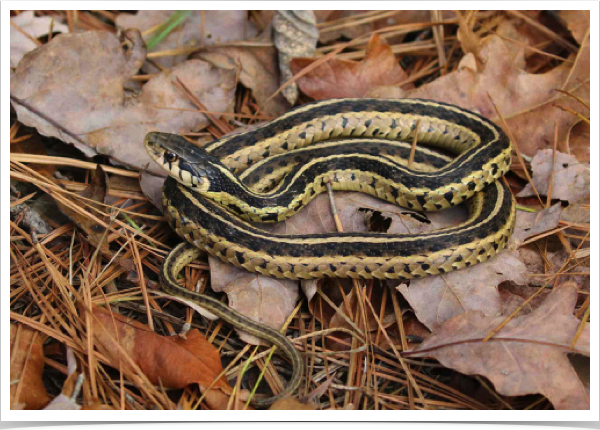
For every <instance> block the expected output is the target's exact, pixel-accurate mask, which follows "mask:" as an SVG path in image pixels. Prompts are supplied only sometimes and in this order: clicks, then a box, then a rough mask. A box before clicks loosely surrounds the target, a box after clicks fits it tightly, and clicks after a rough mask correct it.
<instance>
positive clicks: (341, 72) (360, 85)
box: [291, 34, 408, 100]
mask: <svg viewBox="0 0 600 430" xmlns="http://www.w3.org/2000/svg"><path fill="white" fill-rule="evenodd" d="M315 61H316V59H314V58H294V59H293V60H292V63H291V65H292V72H293V73H294V75H297V74H298V73H299V72H300V71H301V70H302V69H304V68H306V67H308V66H310V65H311V64H312V63H314V62H315ZM407 76H408V75H407V74H406V72H405V71H404V70H403V69H402V67H400V64H399V63H398V60H397V59H396V57H395V56H394V53H393V52H392V48H390V46H389V45H388V44H387V43H385V42H384V41H382V40H381V37H379V35H377V34H374V35H373V36H372V37H371V39H370V41H369V46H368V47H367V53H366V56H365V58H364V60H362V61H351V60H339V59H335V58H333V59H331V60H329V61H327V62H326V63H324V64H321V65H320V66H318V67H317V68H316V69H314V70H311V71H310V72H308V73H307V74H305V75H304V76H301V77H300V78H298V79H297V81H296V82H297V83H298V86H299V87H300V89H301V90H302V92H304V93H305V94H306V95H308V96H310V97H312V98H314V99H317V100H322V99H329V98H343V97H363V96H364V95H365V94H366V93H367V92H368V91H369V90H371V89H373V88H376V87H379V86H383V85H394V84H397V83H400V82H402V81H404V80H405V79H406V78H407Z"/></svg>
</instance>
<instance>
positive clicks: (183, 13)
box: [146, 10, 191, 51]
mask: <svg viewBox="0 0 600 430" xmlns="http://www.w3.org/2000/svg"><path fill="white" fill-rule="evenodd" d="M190 13H191V11H189V10H180V11H177V12H175V13H174V14H173V15H171V16H170V17H169V19H167V20H166V21H165V24H164V25H163V27H164V29H162V30H161V32H160V33H159V34H157V35H156V36H154V37H152V38H151V39H150V40H149V41H148V43H146V47H147V48H148V50H149V51H150V50H151V49H152V48H154V47H155V46H156V45H158V44H159V43H160V42H161V41H162V40H163V39H164V38H165V37H167V36H168V35H169V33H170V32H171V31H173V29H174V28H175V27H177V26H178V25H179V24H181V23H182V22H183V20H184V19H186V18H187V17H188V16H189V15H190ZM161 28H162V27H161Z"/></svg>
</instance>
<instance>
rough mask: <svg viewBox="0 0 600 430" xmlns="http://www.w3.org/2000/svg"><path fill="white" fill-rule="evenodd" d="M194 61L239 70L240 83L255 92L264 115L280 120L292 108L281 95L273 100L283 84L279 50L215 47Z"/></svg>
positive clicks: (262, 38) (268, 40) (263, 38)
mask: <svg viewBox="0 0 600 430" xmlns="http://www.w3.org/2000/svg"><path fill="white" fill-rule="evenodd" d="M267 35H268V34H267ZM256 40H257V41H263V42H265V41H267V42H270V38H265V37H264V36H263V37H260V38H256ZM192 58H198V59H200V60H204V61H208V62H209V63H210V64H213V65H214V66H216V67H219V68H221V69H232V70H235V71H236V72H237V71H238V70H239V80H240V82H241V83H242V85H244V86H245V87H246V88H250V89H251V90H252V95H253V96H254V97H255V98H256V101H257V102H258V104H259V106H261V111H262V112H264V113H265V114H267V115H271V116H275V117H277V116H280V115H283V114H284V113H285V112H287V111H288V110H290V108H291V105H290V104H289V102H288V101H287V100H286V99H285V97H283V95H282V94H278V95H277V96H275V97H273V98H272V99H270V97H271V96H272V95H273V94H275V92H276V91H277V90H278V89H279V85H280V84H279V80H280V78H279V65H278V63H277V50H276V49H275V48H274V47H267V46H260V47H258V46H257V47H214V48H207V49H204V50H202V51H200V52H198V53H196V54H194V55H193V56H192ZM269 99H270V101H269V102H268V103H267V104H265V103H266V102H267V100H269Z"/></svg>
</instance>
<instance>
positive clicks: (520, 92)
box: [365, 21, 590, 156]
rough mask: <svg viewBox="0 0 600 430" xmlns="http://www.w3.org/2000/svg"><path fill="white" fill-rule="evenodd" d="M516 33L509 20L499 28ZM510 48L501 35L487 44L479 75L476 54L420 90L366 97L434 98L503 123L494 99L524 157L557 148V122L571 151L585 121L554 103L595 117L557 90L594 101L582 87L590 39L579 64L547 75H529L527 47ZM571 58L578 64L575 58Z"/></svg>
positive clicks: (561, 143) (388, 89) (484, 43)
mask: <svg viewBox="0 0 600 430" xmlns="http://www.w3.org/2000/svg"><path fill="white" fill-rule="evenodd" d="M505 27H506V28H505ZM513 32H514V28H512V24H511V23H510V22H508V21H506V22H504V23H502V24H501V25H500V26H499V29H498V33H501V34H513ZM510 44H511V42H508V41H504V40H502V39H501V38H500V37H498V36H495V35H493V36H489V37H487V38H485V39H483V40H482V41H481V50H480V54H481V57H482V59H483V63H484V65H483V69H482V70H481V71H479V72H478V71H477V68H476V67H475V61H474V57H473V54H467V55H465V56H464V57H463V58H462V60H461V62H460V63H459V67H458V69H457V70H456V71H454V72H452V73H448V74H447V75H445V76H442V77H440V78H438V79H436V80H435V81H433V82H431V83H429V84H425V85H423V86H421V87H419V88H417V89H415V90H411V91H405V90H402V89H400V88H398V87H382V88H376V89H374V90H372V91H370V92H369V93H368V94H366V95H365V96H366V97H381V98H403V97H407V98H423V99H432V100H437V101H442V102H446V103H451V104H455V105H457V106H460V107H463V108H465V109H470V110H472V111H475V112H477V113H479V114H481V115H483V116H484V117H486V118H490V119H492V120H494V121H496V122H498V123H500V119H499V118H498V117H497V115H496V112H495V109H494V106H493V104H492V102H491V101H490V97H491V98H492V100H493V101H494V103H496V105H497V107H498V109H499V111H500V113H501V114H502V116H503V117H504V118H505V119H506V121H507V123H508V126H509V128H510V130H511V131H512V134H513V136H514V138H515V141H516V142H517V143H518V145H519V149H520V151H521V152H522V153H524V154H526V155H529V156H533V155H534V154H536V153H537V151H538V150H539V149H543V148H548V147H552V144H553V142H554V124H555V123H557V124H558V148H559V149H561V148H563V147H565V145H566V144H565V142H566V140H567V138H568V135H569V131H570V129H571V127H572V126H573V125H574V124H576V123H577V122H579V118H578V117H576V116H575V115H573V114H571V113H569V112H565V111H563V110H561V109H559V108H557V107H554V104H559V105H560V106H564V107H567V108H569V109H572V110H574V111H576V112H579V113H581V114H582V115H588V114H589V113H588V111H587V109H586V108H585V107H584V106H583V105H581V104H580V103H579V102H577V101H576V100H574V99H572V98H570V97H568V96H565V95H563V94H561V93H559V92H557V91H555V90H556V89H560V88H563V86H565V89H567V90H572V91H571V93H572V94H575V95H577V96H579V97H582V98H583V99H589V89H588V87H587V86H586V85H585V84H583V83H581V82H580V81H585V80H586V79H589V76H590V63H589V57H590V49H589V39H588V42H587V43H584V45H583V46H582V48H581V49H582V52H581V53H580V55H579V57H578V61H577V62H576V63H568V62H564V63H562V64H561V65H559V66H558V67H556V68H554V69H552V70H550V71H549V72H547V73H543V74H534V73H527V72H525V71H524V70H523V67H524V65H525V60H524V53H523V50H524V48H520V49H519V50H518V51H516V52H517V53H516V54H515V49H514V46H512V45H510ZM570 59H571V60H575V56H571V58H570ZM571 69H573V70H571ZM574 88H576V90H574ZM488 94H489V95H488Z"/></svg>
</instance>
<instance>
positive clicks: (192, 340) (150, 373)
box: [92, 308, 243, 409]
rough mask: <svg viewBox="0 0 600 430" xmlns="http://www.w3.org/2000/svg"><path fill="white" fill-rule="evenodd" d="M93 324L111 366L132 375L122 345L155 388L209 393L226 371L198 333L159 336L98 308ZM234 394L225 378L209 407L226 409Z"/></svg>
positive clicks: (215, 389) (210, 398)
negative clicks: (196, 389) (197, 389)
mask: <svg viewBox="0 0 600 430" xmlns="http://www.w3.org/2000/svg"><path fill="white" fill-rule="evenodd" d="M92 321H93V332H94V337H95V340H96V346H97V347H98V348H100V350H101V351H102V352H103V353H105V355H106V357H107V358H108V360H109V361H110V363H111V365H112V366H113V367H115V368H117V369H118V368H119V365H121V367H122V368H123V369H124V370H125V372H126V373H127V372H130V371H132V369H130V366H129V365H128V362H127V361H126V360H125V359H123V358H122V357H120V352H119V349H118V348H117V346H116V343H115V342H117V341H118V343H119V344H120V345H121V347H122V348H123V349H124V350H125V352H126V353H127V354H128V355H129V357H130V358H131V359H132V360H133V361H134V362H135V364H136V365H137V366H138V367H139V368H140V369H141V370H142V372H143V373H144V375H145V376H146V377H147V378H148V380H149V381H150V382H151V383H153V384H157V385H158V384H159V383H160V384H161V385H162V386H163V387H165V388H170V389H176V388H184V387H185V386H187V385H189V384H198V385H199V386H200V389H201V390H202V391H205V390H206V389H207V387H209V386H210V385H211V384H212V383H213V381H214V380H215V379H216V377H217V376H218V375H219V374H220V373H221V372H222V371H223V367H222V366H221V359H220V357H219V353H218V351H217V349H216V348H215V346H214V345H212V344H211V343H209V342H208V341H207V340H206V338H205V337H204V336H203V335H202V334H201V333H200V332H199V331H198V330H196V329H193V330H190V331H189V332H188V333H187V335H186V336H187V337H186V338H185V339H183V338H181V337H179V336H170V337H164V336H159V335H158V334H156V333H154V332H153V331H152V330H150V329H149V327H148V326H147V325H145V324H141V323H139V322H137V321H135V320H133V319H131V318H126V317H123V316H121V315H118V314H111V313H110V312H108V311H106V310H104V309H101V308H94V310H93V318H92ZM115 329H116V330H115ZM230 394H231V387H230V386H229V384H228V383H227V379H226V378H225V376H222V377H221V378H219V379H218V380H217V381H216V382H215V384H214V385H213V387H212V388H211V389H210V390H209V392H208V393H206V403H207V404H208V405H209V406H210V407H211V408H212V409H226V407H227V402H228V400H229V395H230ZM238 406H243V405H238Z"/></svg>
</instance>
